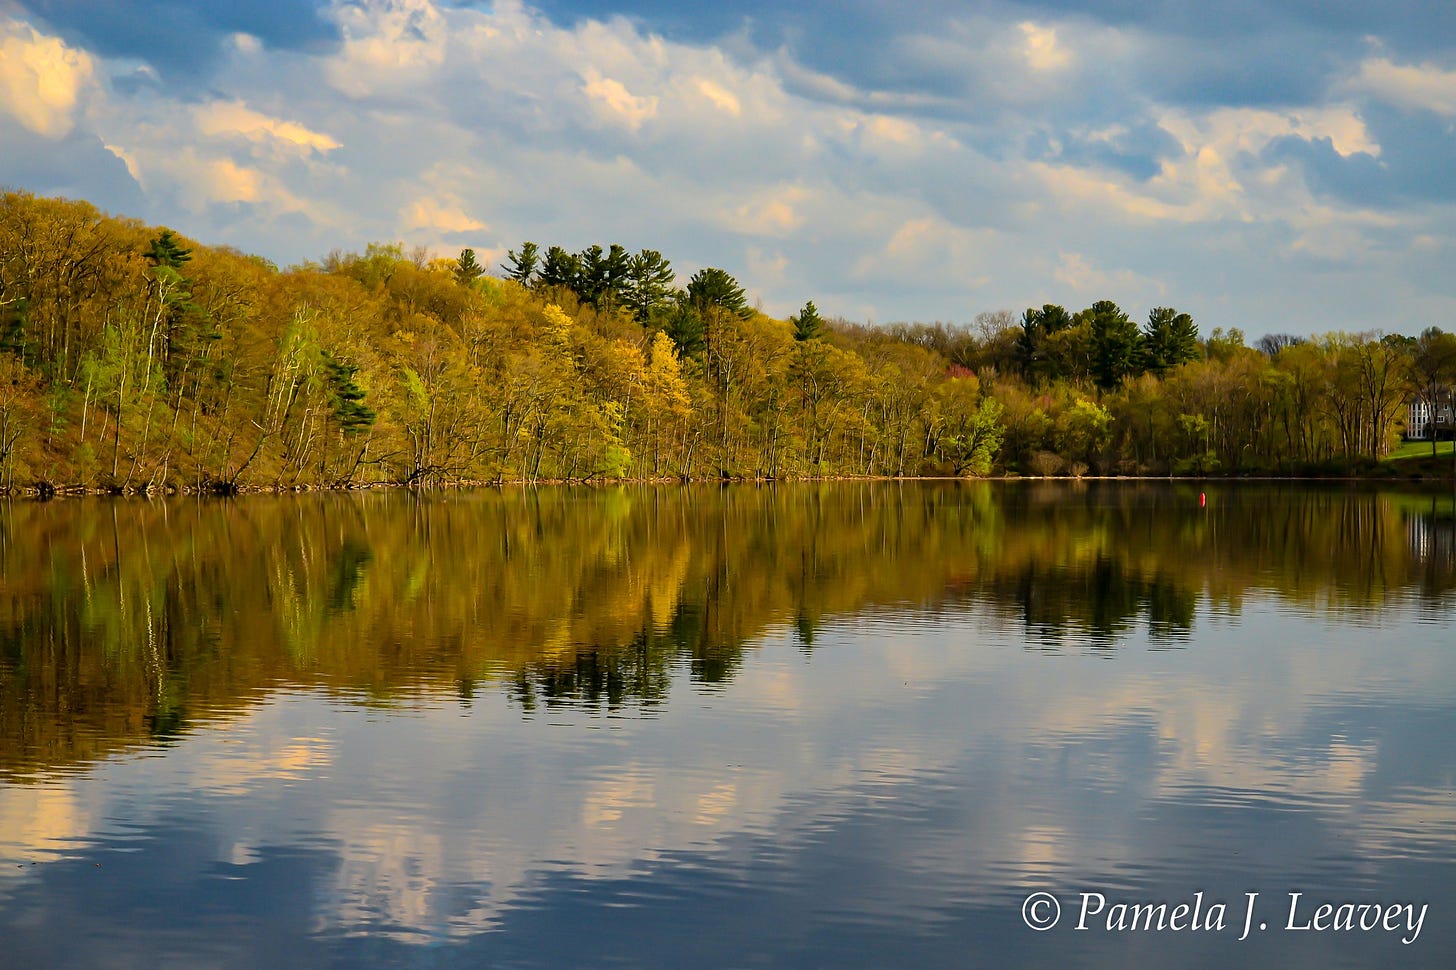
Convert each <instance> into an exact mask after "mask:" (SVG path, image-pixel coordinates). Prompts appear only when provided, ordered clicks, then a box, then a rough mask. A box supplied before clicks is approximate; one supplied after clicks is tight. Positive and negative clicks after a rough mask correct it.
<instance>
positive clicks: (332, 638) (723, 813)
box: [0, 482, 1456, 968]
mask: <svg viewBox="0 0 1456 970" xmlns="http://www.w3.org/2000/svg"><path fill="white" fill-rule="evenodd" d="M1453 741H1456V514H1453V499H1452V495H1451V492H1450V490H1449V488H1448V489H1447V490H1445V491H1438V492H1434V493H1432V492H1417V491H1404V492H1402V491H1381V490H1374V489H1367V488H1358V487H1353V486H1344V485H1340V486H1327V487H1302V486H1294V485H1264V484H1245V485H1222V484H1221V485H1209V486H1203V485H1197V484H1170V483H1113V482H1092V483H1084V484H1070V483H1039V482H1008V483H987V482H961V483H957V482H922V483H836V484H826V485H808V484H804V485H780V486H751V485H733V486H726V487H717V486H692V487H659V488H652V487H621V488H598V489H575V488H543V489H540V490H506V491H499V492H498V491H480V492H465V493H446V494H440V495H423V496H421V495H414V494H410V493H405V492H362V493H341V494H322V495H301V496H279V497H274V496H247V497H243V498H239V499H235V500H196V499H174V500H165V501H146V500H102V499H86V500H78V501H56V502H49V503H30V502H13V503H8V504H4V505H0V966H15V967H51V966H58V967H59V966H76V967H93V966H95V967H99V966H107V967H123V966H145V967H148V968H155V967H188V968H192V967H197V966H216V967H256V966H269V967H292V966H309V967H329V966H338V967H357V966H405V967H413V966H421V967H425V966H428V967H453V966H461V967H480V966H510V967H538V966H539V967H610V966H623V967H638V966H640V967H677V968H686V967H891V966H918V967H967V966H990V967H997V966H1006V965H1056V966H1059V967H1065V966H1071V967H1081V966H1108V967H1111V966H1116V967H1122V966H1128V965H1148V966H1154V965H1158V966H1163V965H1176V966H1200V965H1201V966H1229V965H1246V966H1268V967H1272V966H1280V967H1283V966H1311V967H1315V966H1319V967H1324V966H1370V965H1389V966H1395V965H1410V966H1422V965H1427V966H1447V965H1449V962H1448V961H1449V959H1450V954H1451V953H1452V952H1453V948H1456V929H1453V927H1456V862H1453V860H1456V744H1453ZM1038 893H1046V894H1050V896H1040V897H1038V896H1034V894H1038ZM1251 894H1257V895H1251ZM1321 907H1326V908H1325V909H1321ZM1058 911H1059V915H1058ZM1053 919H1055V925H1052V926H1050V927H1049V928H1048V926H1047V925H1045V924H1049V923H1051V922H1052V921H1053ZM1372 921H1373V925H1372ZM1030 923H1038V924H1041V925H1038V927H1037V928H1033V927H1032V926H1030V925H1029V924H1030ZM1260 924H1263V925H1264V927H1265V928H1264V929H1260ZM1241 936H1242V937H1243V938H1242V939H1240V937H1241Z"/></svg>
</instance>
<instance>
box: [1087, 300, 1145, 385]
mask: <svg viewBox="0 0 1456 970" xmlns="http://www.w3.org/2000/svg"><path fill="white" fill-rule="evenodd" d="M1078 316H1079V317H1080V318H1081V320H1082V321H1086V322H1088V323H1090V324H1091V327H1092V375H1093V377H1094V378H1095V379H1096V380H1097V385H1098V386H1099V387H1101V388H1103V389H1104V390H1111V389H1112V388H1114V387H1118V386H1120V385H1121V384H1122V382H1123V381H1124V380H1126V379H1127V378H1129V377H1132V376H1135V375H1136V374H1138V373H1140V371H1141V362H1142V356H1141V355H1142V334H1141V332H1139V330H1138V326H1137V324H1135V323H1133V322H1132V318H1131V317H1129V316H1128V315H1127V314H1126V313H1124V312H1122V308H1121V307H1119V306H1118V305H1117V304H1116V303H1113V302H1112V301H1111V300H1098V301H1097V302H1096V303H1094V304H1092V305H1091V306H1090V307H1088V308H1087V309H1086V310H1083V311H1082V312H1081V313H1080V314H1078Z"/></svg>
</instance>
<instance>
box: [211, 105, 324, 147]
mask: <svg viewBox="0 0 1456 970" xmlns="http://www.w3.org/2000/svg"><path fill="white" fill-rule="evenodd" d="M193 114H194V116H195V117H196V119H197V130H198V131H199V132H200V133H201V134H204V135H208V136H212V137H224V138H226V137H240V138H244V139H247V140H248V141H253V142H268V143H270V144H272V145H275V146H278V147H281V148H283V149H285V150H289V151H294V152H302V153H305V154H307V153H311V152H330V151H333V150H334V149H336V148H338V147H339V143H338V142H337V141H335V140H334V139H332V138H330V137H329V136H328V135H324V134H320V133H319V132H316V131H312V130H310V129H308V128H306V127H304V126H303V125H300V124H298V123H296V122H292V121H283V120H282V119H279V118H271V117H269V116H268V115H265V114H262V113H260V112H257V111H254V110H253V109H251V108H249V107H248V106H247V105H246V104H244V103H243V102H242V101H212V102H208V103H207V104H203V105H199V106H197V107H196V108H194V109H193Z"/></svg>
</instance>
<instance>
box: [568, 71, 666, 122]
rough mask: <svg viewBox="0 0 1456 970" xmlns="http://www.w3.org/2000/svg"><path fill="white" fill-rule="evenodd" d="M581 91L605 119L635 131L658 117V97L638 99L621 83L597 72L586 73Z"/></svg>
mask: <svg viewBox="0 0 1456 970" xmlns="http://www.w3.org/2000/svg"><path fill="white" fill-rule="evenodd" d="M581 90H582V93H583V94H585V95H586V96H587V97H588V98H590V99H591V100H592V101H593V102H594V103H595V104H596V106H597V108H598V113H599V114H600V115H601V116H602V117H603V118H605V119H606V120H608V121H614V122H618V123H620V124H623V125H625V126H626V127H628V128H630V129H631V130H633V131H636V130H637V129H638V128H641V127H642V123H643V122H644V121H647V120H648V119H649V118H652V117H655V116H656V115H657V98H656V97H646V98H639V97H636V96H634V95H633V94H632V92H631V91H628V90H627V87H626V85H624V84H623V83H622V82H621V81H618V80H616V79H615V78H610V77H602V76H601V75H600V74H599V73H597V72H596V71H595V70H588V71H587V72H586V77H585V83H584V84H582V86H581Z"/></svg>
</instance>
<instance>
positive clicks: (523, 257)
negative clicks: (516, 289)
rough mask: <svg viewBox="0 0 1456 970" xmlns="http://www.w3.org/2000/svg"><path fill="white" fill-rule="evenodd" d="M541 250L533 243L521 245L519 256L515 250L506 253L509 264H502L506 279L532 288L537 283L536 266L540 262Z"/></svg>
mask: <svg viewBox="0 0 1456 970" xmlns="http://www.w3.org/2000/svg"><path fill="white" fill-rule="evenodd" d="M540 258H541V256H540V250H539V248H538V247H537V246H536V244H535V243H533V242H524V243H521V251H520V253H519V254H517V253H516V251H515V250H514V249H511V250H507V251H506V259H507V260H508V262H505V263H501V269H503V270H505V271H506V279H511V280H515V281H516V282H517V283H519V284H521V285H522V286H531V285H532V284H534V283H535V281H536V266H537V263H539V261H540Z"/></svg>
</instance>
